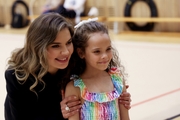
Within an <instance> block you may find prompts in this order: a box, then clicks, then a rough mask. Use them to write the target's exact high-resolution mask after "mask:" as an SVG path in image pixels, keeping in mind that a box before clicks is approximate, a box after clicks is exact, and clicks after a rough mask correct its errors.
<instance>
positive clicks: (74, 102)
mask: <svg viewBox="0 0 180 120" xmlns="http://www.w3.org/2000/svg"><path fill="white" fill-rule="evenodd" d="M61 92H62V98H63V100H62V101H61V102H60V105H61V112H62V115H63V117H64V118H69V117H71V116H73V115H74V114H76V113H77V112H79V109H80V108H81V101H80V100H79V99H77V97H76V96H74V95H71V96H68V97H66V98H64V91H61ZM66 107H68V108H69V110H68V109H66Z"/></svg>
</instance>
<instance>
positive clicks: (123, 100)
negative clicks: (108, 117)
mask: <svg viewBox="0 0 180 120" xmlns="http://www.w3.org/2000/svg"><path fill="white" fill-rule="evenodd" d="M127 88H129V85H126V89H127ZM119 103H120V104H123V105H124V107H125V108H126V109H128V110H129V109H130V108H131V95H130V93H128V92H127V91H124V92H122V94H121V95H120V97H119Z"/></svg>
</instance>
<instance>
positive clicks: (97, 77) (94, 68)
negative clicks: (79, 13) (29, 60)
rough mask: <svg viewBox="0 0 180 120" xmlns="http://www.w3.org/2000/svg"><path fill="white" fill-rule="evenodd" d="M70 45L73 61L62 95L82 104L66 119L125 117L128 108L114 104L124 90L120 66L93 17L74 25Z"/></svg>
mask: <svg viewBox="0 0 180 120" xmlns="http://www.w3.org/2000/svg"><path fill="white" fill-rule="evenodd" d="M73 44H74V50H75V51H74V56H76V57H77V58H76V60H77V61H76V63H77V64H76V66H75V67H74V68H75V69H74V73H75V74H74V75H72V77H71V79H72V80H73V81H71V82H69V83H68V84H67V86H66V90H65V96H69V95H76V96H78V97H79V98H80V100H81V102H82V107H81V110H80V114H76V115H74V116H72V117H69V120H129V114H128V110H127V109H126V108H125V107H124V106H123V105H121V104H118V97H119V96H120V95H121V93H122V92H123V91H126V87H125V74H124V67H123V66H122V65H121V64H120V62H119V58H118V55H117V51H116V50H115V49H114V48H113V47H112V45H111V40H110V37H109V35H108V30H107V28H106V27H105V26H104V25H103V24H102V23H99V22H96V21H94V20H93V19H89V20H87V21H82V22H80V23H79V24H78V25H77V26H75V33H74V36H73Z"/></svg>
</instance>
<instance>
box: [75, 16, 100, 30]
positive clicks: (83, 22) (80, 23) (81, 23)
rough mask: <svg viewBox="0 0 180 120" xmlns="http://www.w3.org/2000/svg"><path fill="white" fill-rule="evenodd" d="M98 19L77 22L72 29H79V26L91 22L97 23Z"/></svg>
mask: <svg viewBox="0 0 180 120" xmlns="http://www.w3.org/2000/svg"><path fill="white" fill-rule="evenodd" d="M97 20H98V18H97V17H95V18H89V19H88V20H82V21H81V22H79V23H78V24H77V25H76V26H74V28H78V27H80V26H81V25H83V24H85V23H89V22H92V21H97Z"/></svg>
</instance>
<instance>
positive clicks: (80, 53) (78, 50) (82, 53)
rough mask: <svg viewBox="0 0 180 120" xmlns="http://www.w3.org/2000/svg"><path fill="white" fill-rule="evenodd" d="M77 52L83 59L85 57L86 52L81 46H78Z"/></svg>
mask: <svg viewBox="0 0 180 120" xmlns="http://www.w3.org/2000/svg"><path fill="white" fill-rule="evenodd" d="M77 53H78V55H79V57H80V58H81V59H83V58H84V52H83V51H82V50H81V49H80V48H77Z"/></svg>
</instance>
